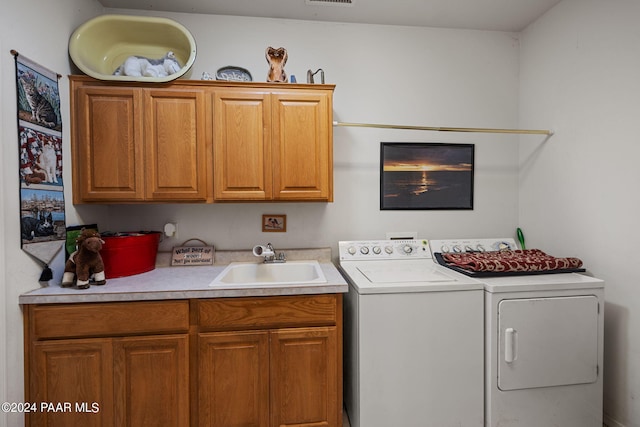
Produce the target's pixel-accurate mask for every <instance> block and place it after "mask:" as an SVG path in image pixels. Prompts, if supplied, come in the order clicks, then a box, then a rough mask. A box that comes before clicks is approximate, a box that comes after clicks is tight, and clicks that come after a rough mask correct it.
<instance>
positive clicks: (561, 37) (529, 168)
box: [519, 0, 640, 427]
mask: <svg viewBox="0 0 640 427" xmlns="http://www.w3.org/2000/svg"><path fill="white" fill-rule="evenodd" d="M638 22H640V3H638V2H637V1H634V0H617V1H614V2H612V1H606V0H563V1H562V2H561V3H560V4H559V5H558V6H557V7H555V8H554V9H552V10H551V11H550V13H548V14H546V15H545V16H544V17H543V18H542V19H539V20H538V21H537V22H536V23H535V24H534V25H532V26H530V27H529V28H528V29H527V30H526V31H525V32H524V33H523V34H522V44H521V62H520V67H521V84H520V99H521V102H520V125H521V126H529V125H531V124H538V123H544V124H547V125H549V126H550V127H551V128H552V129H554V130H555V131H556V135H554V136H553V137H552V138H551V139H550V140H549V141H548V142H547V143H544V144H539V143H535V142H533V143H532V142H531V141H526V142H522V143H521V146H520V191H519V194H520V224H521V225H522V226H523V228H524V229H525V231H526V233H527V238H528V240H529V241H530V246H532V247H540V248H545V249H548V250H549V251H550V252H551V253H554V254H574V255H577V256H579V257H580V258H582V259H583V260H584V261H585V263H586V266H587V267H588V268H589V270H590V272H591V273H593V275H595V276H597V277H600V278H603V279H605V280H606V289H605V294H606V307H605V366H604V382H605V392H604V396H605V402H604V404H605V414H606V418H607V421H608V423H609V425H610V426H611V427H615V426H627V427H632V426H635V427H638V426H640V405H639V404H638V402H637V398H638V397H640V317H638V316H637V313H638V312H639V310H640V286H639V283H638V282H639V279H638V273H637V271H638V269H637V264H638V256H639V255H640V246H639V245H638V241H640V231H639V229H638V220H637V218H638V211H639V210H640V197H638V191H637V189H636V186H637V184H638V183H639V182H640V168H638V166H637V163H638V159H639V158H640V138H639V136H638V135H639V134H638V127H637V123H638V120H639V117H640V55H639V54H638V52H639V50H638V46H640V26H639V25H638Z"/></svg>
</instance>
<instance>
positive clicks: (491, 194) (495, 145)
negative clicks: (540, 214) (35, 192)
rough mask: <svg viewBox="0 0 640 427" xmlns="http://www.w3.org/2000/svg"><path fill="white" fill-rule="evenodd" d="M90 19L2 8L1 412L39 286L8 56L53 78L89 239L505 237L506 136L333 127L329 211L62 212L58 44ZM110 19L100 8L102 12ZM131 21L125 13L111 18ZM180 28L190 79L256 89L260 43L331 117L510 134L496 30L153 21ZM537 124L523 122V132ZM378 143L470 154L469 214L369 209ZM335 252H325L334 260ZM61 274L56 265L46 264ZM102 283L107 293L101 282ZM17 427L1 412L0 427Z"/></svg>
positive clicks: (63, 66)
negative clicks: (324, 92) (244, 76)
mask: <svg viewBox="0 0 640 427" xmlns="http://www.w3.org/2000/svg"><path fill="white" fill-rule="evenodd" d="M103 12H104V11H103V9H102V8H101V7H100V6H99V5H97V4H96V2H94V1H93V0H90V1H86V0H65V1H58V2H55V3H52V2H47V1H44V0H25V1H23V2H22V3H19V4H11V5H3V11H2V14H1V15H0V45H1V46H0V47H1V48H2V49H1V51H2V52H3V55H0V76H2V80H1V84H0V94H1V95H2V96H1V99H2V100H3V104H2V107H1V108H2V110H1V114H0V121H1V123H2V124H3V126H2V127H1V129H2V130H1V131H0V132H1V133H0V139H1V145H2V149H1V150H2V151H1V152H2V175H1V178H0V183H1V184H2V187H1V190H0V195H1V196H3V197H1V198H0V208H2V214H0V220H2V222H1V225H0V227H1V229H0V231H2V236H3V238H4V239H3V242H2V244H0V257H1V259H0V267H4V270H3V276H2V284H3V286H4V288H3V290H2V291H1V292H0V306H4V308H5V311H4V314H3V315H4V316H5V319H6V323H4V324H3V325H4V328H0V342H1V345H0V362H2V364H1V365H0V380H2V384H6V386H5V387H4V388H0V393H2V395H0V401H21V400H22V392H23V383H22V382H23V376H22V358H23V351H22V345H23V344H22V316H21V311H20V308H19V306H18V304H17V301H18V296H19V295H20V294H21V293H23V292H26V291H28V290H30V289H34V288H36V287H38V286H39V285H38V282H37V279H38V277H39V275H40V271H41V266H40V265H39V264H37V263H36V262H34V261H33V260H31V259H30V258H29V257H28V256H27V255H26V254H25V253H23V252H22V251H21V250H20V246H19V242H20V234H19V221H18V214H19V203H18V199H19V193H18V188H17V181H18V180H17V174H18V164H17V163H18V144H17V131H16V128H15V117H16V116H15V114H16V109H15V108H16V107H15V90H16V88H15V80H14V77H13V73H14V63H13V57H12V56H11V55H9V53H8V52H9V50H10V49H16V50H18V51H19V52H21V53H22V54H24V55H25V56H28V57H30V58H31V59H33V60H35V61H36V62H39V63H41V64H42V65H44V66H46V67H48V68H50V69H52V70H54V71H57V72H58V73H60V74H62V75H63V76H64V77H63V78H62V79H61V80H60V92H61V98H62V114H63V126H64V129H65V130H64V131H63V138H64V141H65V146H64V156H65V157H64V178H65V180H66V183H67V185H66V192H65V196H66V201H67V224H68V225H75V224H78V223H90V222H97V223H98V224H99V226H100V228H101V229H102V230H107V229H111V230H118V231H120V230H131V229H159V228H161V226H162V225H163V224H164V223H165V222H166V221H169V220H171V221H177V222H178V236H177V238H173V239H168V240H167V241H164V242H163V243H162V247H163V249H168V248H170V247H171V246H173V245H176V244H179V243H181V242H182V241H184V240H186V239H188V238H191V237H200V238H203V239H205V240H207V241H210V242H211V243H213V244H215V245H216V246H217V247H218V248H221V249H230V248H249V247H251V246H252V245H253V244H255V243H257V242H266V241H272V243H273V244H274V245H275V246H276V247H277V248H287V247H318V246H331V247H333V248H334V249H335V248H336V247H337V242H338V240H341V239H365V238H383V237H384V235H385V232H386V231H417V232H419V233H420V235H421V236H425V237H429V238H448V237H449V238H453V237H462V236H470V237H474V236H477V237H481V236H492V235H513V231H514V229H515V227H516V226H517V216H518V138H517V137H514V136H509V135H479V134H478V135H475V134H453V133H451V134H446V133H441V134H438V133H426V132H421V133H420V132H409V131H393V130H376V129H356V128H338V129H336V130H335V133H334V170H335V175H334V176H335V182H334V184H335V202H334V203H330V204H326V203H283V204H227V205H177V204H170V205H154V206H116V205H113V206H97V207H96V206H77V207H74V206H73V205H72V204H71V193H70V190H71V185H70V179H71V177H70V167H69V165H70V162H71V158H70V152H69V135H68V129H69V107H68V96H66V95H65V94H67V93H68V79H67V78H66V75H67V74H68V73H69V72H70V70H71V64H70V63H69V59H68V56H67V42H68V37H69V35H70V34H71V32H72V31H73V29H74V28H75V27H76V26H78V25H79V24H81V23H82V22H84V21H86V20H87V19H89V18H91V17H92V16H95V15H97V14H101V13H103ZM108 12H113V11H108ZM120 12H124V13H131V12H129V11H120ZM163 15H164V16H169V17H173V18H174V19H176V20H178V21H180V22H181V23H183V24H184V25H186V26H187V27H188V28H189V29H190V30H191V31H192V32H193V34H194V36H195V38H196V40H197V42H198V57H197V60H196V63H195V65H194V68H193V71H192V73H191V77H192V78H196V79H197V78H199V77H200V75H201V74H202V72H203V71H209V72H215V71H216V70H217V69H218V68H219V67H221V66H225V65H239V66H243V67H245V68H248V69H249V70H250V71H251V73H252V74H253V76H254V79H255V80H260V81H264V79H265V78H266V73H267V63H266V60H265V59H264V50H265V48H266V47H267V46H270V45H271V46H275V47H279V46H284V47H286V48H287V49H288V51H289V62H288V64H287V66H286V70H287V72H288V73H289V74H295V75H296V76H297V77H298V79H299V81H304V80H305V76H306V71H307V69H309V68H312V69H314V70H315V69H316V68H319V67H322V68H323V69H324V70H325V76H326V81H327V82H328V83H335V84H336V85H337V88H336V92H335V99H334V113H335V119H336V120H339V121H348V122H375V123H391V124H395V123H397V124H411V125H429V126H431V125H433V126H462V127H505V128H512V127H516V126H517V120H518V115H517V108H518V73H519V69H518V67H519V65H518V54H519V46H518V38H517V36H515V35H513V34H508V33H498V32H478V31H460V30H444V29H428V28H408V27H407V28H405V27H391V26H373V25H349V24H331V23H316V22H300V21H287V20H275V19H251V18H234V17H221V16H211V15H203V16H200V15H189V14H163ZM546 125H547V122H546V121H544V120H541V121H540V122H535V120H532V123H530V127H543V126H546ZM381 141H399V142H401V141H433V142H464V143H469V142H471V143H476V183H475V209H474V210H473V211H384V212H381V211H380V210H379V156H380V152H379V150H380V148H379V143H380V142H381ZM263 213H286V214H287V215H288V227H287V228H288V231H287V233H283V234H273V233H269V234H268V235H267V234H262V233H261V231H260V218H261V215H262V214H263ZM334 255H335V254H334ZM53 267H54V270H56V271H57V272H58V273H59V272H60V271H61V268H62V266H61V259H60V258H58V260H57V262H56V263H55V265H54V266H53ZM107 286H108V284H107ZM20 424H21V419H20V418H19V417H16V416H12V415H9V416H5V415H2V414H0V426H3V425H10V426H16V425H20Z"/></svg>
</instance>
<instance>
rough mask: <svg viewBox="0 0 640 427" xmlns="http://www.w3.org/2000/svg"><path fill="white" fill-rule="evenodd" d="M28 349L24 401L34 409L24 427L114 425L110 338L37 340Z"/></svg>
mask: <svg viewBox="0 0 640 427" xmlns="http://www.w3.org/2000/svg"><path fill="white" fill-rule="evenodd" d="M31 349H32V354H31V366H32V372H31V373H30V375H29V379H30V386H29V389H30V391H31V392H30V395H28V396H27V397H26V398H27V400H28V401H29V402H35V404H36V405H37V408H36V411H35V412H33V413H29V414H27V415H28V416H27V417H26V419H27V425H28V426H32V427H36V426H37V427H67V426H87V427H93V426H95V427H108V426H113V425H114V420H113V415H114V411H113V382H112V381H113V379H112V373H113V358H112V351H111V340H110V339H76V340H55V341H39V342H36V343H34V344H33V345H32V347H31ZM42 405H44V406H42Z"/></svg>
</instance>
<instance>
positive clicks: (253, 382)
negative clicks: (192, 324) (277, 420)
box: [198, 332, 269, 427]
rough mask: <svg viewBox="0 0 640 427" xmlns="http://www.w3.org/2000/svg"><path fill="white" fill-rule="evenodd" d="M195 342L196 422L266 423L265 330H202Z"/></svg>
mask: <svg viewBox="0 0 640 427" xmlns="http://www.w3.org/2000/svg"><path fill="white" fill-rule="evenodd" d="M198 342H199V352H198V370H199V375H198V381H199V384H198V391H199V396H198V418H199V424H198V425H199V426H201V427H204V426H207V427H245V426H251V427H267V426H268V425H269V335H268V332H219V333H204V334H200V335H199V336H198Z"/></svg>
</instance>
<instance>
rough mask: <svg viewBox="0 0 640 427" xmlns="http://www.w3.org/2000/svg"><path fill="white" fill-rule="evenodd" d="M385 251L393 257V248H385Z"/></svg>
mask: <svg viewBox="0 0 640 427" xmlns="http://www.w3.org/2000/svg"><path fill="white" fill-rule="evenodd" d="M384 251H385V252H386V253H388V254H389V255H391V254H392V253H393V246H385V247H384Z"/></svg>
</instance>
